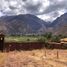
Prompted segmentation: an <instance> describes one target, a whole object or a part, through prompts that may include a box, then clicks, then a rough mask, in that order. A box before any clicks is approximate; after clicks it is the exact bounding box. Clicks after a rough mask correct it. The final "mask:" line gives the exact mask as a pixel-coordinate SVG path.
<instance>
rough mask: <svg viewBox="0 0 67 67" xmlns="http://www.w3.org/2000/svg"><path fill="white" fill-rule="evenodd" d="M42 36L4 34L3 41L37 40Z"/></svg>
mask: <svg viewBox="0 0 67 67" xmlns="http://www.w3.org/2000/svg"><path fill="white" fill-rule="evenodd" d="M42 37H43V36H6V37H5V42H18V43H21V42H37V41H38V39H40V38H42Z"/></svg>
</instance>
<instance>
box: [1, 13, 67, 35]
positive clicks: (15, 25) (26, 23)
mask: <svg viewBox="0 0 67 67" xmlns="http://www.w3.org/2000/svg"><path fill="white" fill-rule="evenodd" d="M0 32H4V33H5V34H13V35H16V34H17V35H18V34H44V33H46V32H52V33H53V34H56V35H57V34H67V13H65V14H63V15H61V16H60V17H58V18H57V19H56V20H54V21H53V22H51V23H50V22H45V21H43V20H41V19H40V18H38V17H36V16H35V15H31V14H23V15H22V14H21V15H15V16H2V17H1V18H0Z"/></svg>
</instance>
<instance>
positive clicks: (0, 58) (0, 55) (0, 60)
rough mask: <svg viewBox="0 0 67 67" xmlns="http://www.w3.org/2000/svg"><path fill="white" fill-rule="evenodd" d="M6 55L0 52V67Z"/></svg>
mask: <svg viewBox="0 0 67 67" xmlns="http://www.w3.org/2000/svg"><path fill="white" fill-rule="evenodd" d="M6 57H7V53H2V52H0V65H3V64H4V63H5V61H6Z"/></svg>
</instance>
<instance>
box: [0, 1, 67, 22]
mask: <svg viewBox="0 0 67 67" xmlns="http://www.w3.org/2000/svg"><path fill="white" fill-rule="evenodd" d="M65 12H67V0H0V15H1V14H2V15H18V14H27V13H29V14H34V15H36V16H38V17H40V18H42V19H44V20H45V19H46V20H47V21H49V20H50V21H52V20H54V19H55V18H56V17H58V16H60V15H61V14H63V13H65Z"/></svg>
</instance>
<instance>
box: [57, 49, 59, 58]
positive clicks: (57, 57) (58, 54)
mask: <svg viewBox="0 0 67 67" xmlns="http://www.w3.org/2000/svg"><path fill="white" fill-rule="evenodd" d="M57 59H59V52H58V50H57Z"/></svg>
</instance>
